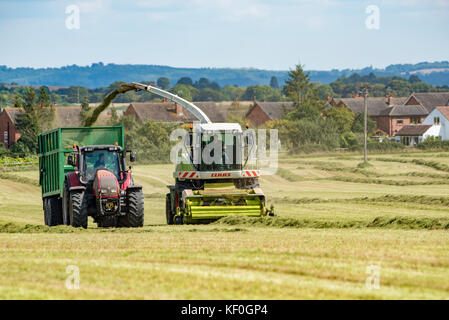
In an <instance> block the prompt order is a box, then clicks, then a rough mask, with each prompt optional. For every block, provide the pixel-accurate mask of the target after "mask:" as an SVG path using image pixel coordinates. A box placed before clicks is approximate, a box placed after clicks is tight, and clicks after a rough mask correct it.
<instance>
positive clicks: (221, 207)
mask: <svg viewBox="0 0 449 320" xmlns="http://www.w3.org/2000/svg"><path fill="white" fill-rule="evenodd" d="M248 139H254V137H253V136H252V135H248V133H247V132H243V131H242V128H241V126H240V125H239V124H237V123H195V124H193V126H192V128H191V130H190V131H189V132H188V136H187V137H186V139H184V141H185V148H184V151H183V152H182V157H181V160H180V161H179V162H178V163H177V164H176V168H175V171H174V173H173V177H174V178H175V185H172V186H169V189H170V193H168V194H167V195H166V220H167V223H168V224H183V223H205V222H211V221H214V220H217V219H219V218H221V217H225V216H230V215H239V216H249V217H258V216H264V215H272V214H273V210H272V209H268V208H266V205H265V195H264V193H263V191H262V189H261V188H260V187H259V177H260V170H259V169H257V168H251V169H249V168H248V166H247V165H246V164H247V160H248V156H249V153H250V152H251V150H248V149H250V148H251V145H252V144H251V143H248ZM245 148H246V150H245ZM244 151H246V152H244ZM245 155H246V156H245Z"/></svg>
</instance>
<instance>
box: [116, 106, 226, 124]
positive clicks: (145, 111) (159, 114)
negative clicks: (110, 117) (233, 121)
mask: <svg viewBox="0 0 449 320" xmlns="http://www.w3.org/2000/svg"><path fill="white" fill-rule="evenodd" d="M194 104H195V105H196V106H197V107H199V108H200V109H201V110H202V111H203V112H204V113H205V114H206V115H207V116H208V117H209V119H210V120H211V121H212V122H225V121H226V116H227V115H226V109H225V108H221V107H220V106H219V105H217V104H216V103H215V102H195V103H194ZM124 115H125V116H132V117H134V119H135V120H136V121H137V122H138V123H144V122H146V121H148V120H150V119H151V120H153V121H160V122H167V123H172V122H173V123H191V122H194V121H196V120H197V119H196V118H195V116H194V115H193V114H191V113H190V112H189V111H187V110H185V109H184V108H183V107H182V106H181V105H179V104H177V103H172V102H149V103H146V102H145V103H144V102H133V103H131V104H130V105H129V106H128V108H127V109H126V111H125V113H124Z"/></svg>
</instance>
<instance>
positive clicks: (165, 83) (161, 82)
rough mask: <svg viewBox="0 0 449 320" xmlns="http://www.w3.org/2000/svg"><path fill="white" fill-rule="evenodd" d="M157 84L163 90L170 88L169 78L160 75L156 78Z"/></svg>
mask: <svg viewBox="0 0 449 320" xmlns="http://www.w3.org/2000/svg"><path fill="white" fill-rule="evenodd" d="M157 86H158V87H159V88H161V89H163V90H168V89H169V88H170V80H169V79H168V78H166V77H160V78H159V79H157Z"/></svg>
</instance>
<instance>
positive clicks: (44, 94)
mask: <svg viewBox="0 0 449 320" xmlns="http://www.w3.org/2000/svg"><path fill="white" fill-rule="evenodd" d="M37 117H38V122H39V128H40V130H41V131H45V130H49V129H51V128H52V127H53V121H54V119H55V109H54V107H53V106H50V91H49V90H48V88H47V87H40V89H39V103H38V107H37Z"/></svg>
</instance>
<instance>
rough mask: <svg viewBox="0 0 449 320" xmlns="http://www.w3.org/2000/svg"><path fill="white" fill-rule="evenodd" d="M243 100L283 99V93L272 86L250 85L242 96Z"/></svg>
mask: <svg viewBox="0 0 449 320" xmlns="http://www.w3.org/2000/svg"><path fill="white" fill-rule="evenodd" d="M242 99H243V100H247V101H250V100H258V101H281V100H282V93H281V92H280V91H279V90H275V89H273V88H271V87H270V86H249V87H247V88H246V90H245V92H244V93H243V96H242Z"/></svg>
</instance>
